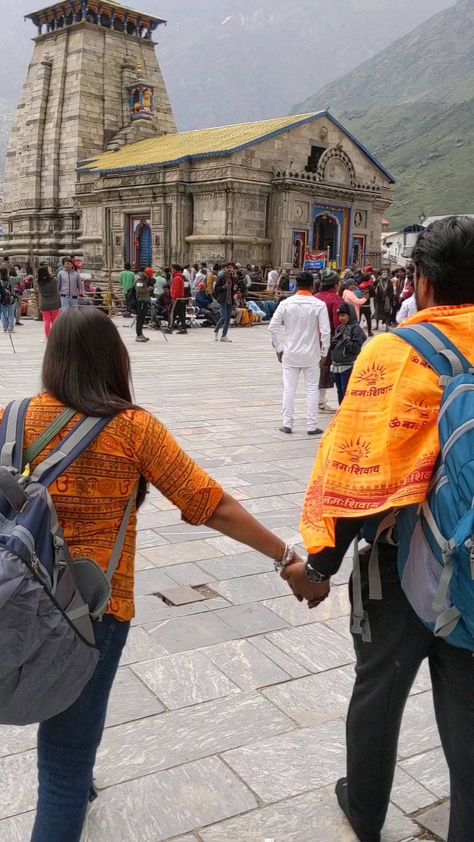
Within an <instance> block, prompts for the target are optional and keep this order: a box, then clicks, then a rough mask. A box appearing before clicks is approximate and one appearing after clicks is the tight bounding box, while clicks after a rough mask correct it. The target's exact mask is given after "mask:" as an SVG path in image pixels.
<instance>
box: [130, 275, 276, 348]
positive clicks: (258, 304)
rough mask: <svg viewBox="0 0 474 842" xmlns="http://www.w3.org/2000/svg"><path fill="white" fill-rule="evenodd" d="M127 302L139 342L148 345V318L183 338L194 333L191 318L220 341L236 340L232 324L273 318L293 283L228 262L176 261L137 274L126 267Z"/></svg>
mask: <svg viewBox="0 0 474 842" xmlns="http://www.w3.org/2000/svg"><path fill="white" fill-rule="evenodd" d="M120 286H121V288H122V292H123V294H124V299H125V308H126V309H125V315H130V316H135V317H136V322H135V324H136V334H137V335H136V341H137V342H148V340H149V337H148V336H145V334H144V333H143V328H144V327H145V325H146V323H147V320H148V321H149V325H150V327H152V328H162V323H163V322H165V323H166V326H165V330H166V331H167V332H168V333H173V332H174V331H175V330H176V332H177V333H178V334H186V333H187V332H188V323H189V322H190V321H191V320H194V322H196V321H199V320H200V321H201V323H203V324H205V325H209V326H212V327H213V328H214V337H215V339H216V341H221V342H231V340H230V339H229V337H228V331H229V327H230V325H231V323H232V324H233V325H235V326H237V327H251V326H252V325H253V324H255V323H257V322H261V321H264V320H268V319H270V318H271V317H272V315H273V313H274V312H275V310H276V308H277V306H278V301H279V299H280V297H282V296H284V295H286V294H288V293H289V290H290V279H289V276H288V275H287V274H286V273H285V272H278V271H277V270H274V269H270V270H268V271H267V276H266V278H265V275H264V272H263V270H261V269H259V268H258V267H256V266H253V265H251V264H248V265H247V266H242V265H241V264H240V263H232V262H227V263H225V264H224V265H221V264H214V265H213V266H212V267H208V266H207V264H206V263H205V262H203V263H195V264H194V265H193V266H191V265H189V264H188V265H186V266H181V265H180V264H178V263H174V264H173V265H172V266H170V267H166V268H165V269H157V270H156V271H154V270H153V269H152V268H151V267H147V268H145V269H141V270H140V271H138V272H137V271H133V270H132V268H131V265H130V263H126V264H125V266H124V269H123V271H122V272H121V273H120Z"/></svg>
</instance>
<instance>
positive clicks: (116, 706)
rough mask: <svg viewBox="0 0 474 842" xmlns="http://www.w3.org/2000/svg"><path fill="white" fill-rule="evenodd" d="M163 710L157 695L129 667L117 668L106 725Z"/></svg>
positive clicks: (141, 717) (120, 722) (128, 720)
mask: <svg viewBox="0 0 474 842" xmlns="http://www.w3.org/2000/svg"><path fill="white" fill-rule="evenodd" d="M163 710H164V707H163V705H162V704H160V702H159V701H158V699H157V698H156V695H155V696H154V695H153V693H150V691H149V690H148V689H147V688H146V687H144V686H143V684H142V682H141V681H140V680H139V679H138V678H137V676H136V675H135V674H134V673H133V672H132V670H131V669H129V667H120V669H118V670H117V674H116V676H115V680H114V683H113V685H112V692H111V694H110V699H109V705H108V708H107V720H106V727H109V726H111V725H121V724H122V723H123V722H130V721H132V720H133V719H143V718H144V717H145V716H153V715H155V714H157V713H161V712H162V711H163Z"/></svg>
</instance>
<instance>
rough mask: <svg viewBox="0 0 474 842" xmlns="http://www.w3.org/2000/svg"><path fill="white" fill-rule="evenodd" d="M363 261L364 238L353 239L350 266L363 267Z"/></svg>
mask: <svg viewBox="0 0 474 842" xmlns="http://www.w3.org/2000/svg"><path fill="white" fill-rule="evenodd" d="M364 260H365V237H363V236H359V237H354V238H353V240H352V264H353V265H354V266H363V265H364Z"/></svg>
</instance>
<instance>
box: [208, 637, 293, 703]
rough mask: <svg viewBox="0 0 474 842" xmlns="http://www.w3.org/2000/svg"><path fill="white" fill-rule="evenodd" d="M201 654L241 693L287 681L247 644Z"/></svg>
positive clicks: (218, 647)
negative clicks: (238, 688)
mask: <svg viewBox="0 0 474 842" xmlns="http://www.w3.org/2000/svg"><path fill="white" fill-rule="evenodd" d="M200 651H201V653H202V654H203V655H205V656H206V658H208V659H209V660H210V661H211V662H212V663H213V664H214V665H215V666H216V667H218V668H219V669H220V670H221V672H223V673H224V675H226V676H227V677H228V678H229V679H230V680H231V681H233V682H234V684H236V685H237V686H238V687H240V689H241V690H244V691H247V690H256V689H257V688H259V687H266V686H268V685H271V684H277V683H278V682H280V681H288V679H289V675H288V673H286V672H284V671H283V669H281V667H279V666H278V665H277V664H276V663H275V662H274V661H272V660H270V658H268V657H267V656H266V655H264V654H263V652H261V651H260V650H259V649H257V648H255V647H254V646H252V644H251V643H250V642H249V641H247V640H233V641H229V642H228V643H218V644H216V645H215V646H210V647H209V648H207V649H202V650H200Z"/></svg>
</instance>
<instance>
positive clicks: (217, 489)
mask: <svg viewBox="0 0 474 842" xmlns="http://www.w3.org/2000/svg"><path fill="white" fill-rule="evenodd" d="M63 409H64V406H63V405H62V404H61V403H60V402H59V401H58V400H56V398H53V397H52V396H51V395H49V394H41V395H38V396H37V397H35V398H33V399H32V401H31V403H30V406H29V408H28V412H27V416H26V424H25V442H24V447H25V448H27V447H30V446H31V445H32V444H33V442H34V441H35V440H36V439H37V438H38V437H39V436H40V435H41V433H42V432H43V431H44V430H45V429H46V428H47V427H48V426H49V424H51V422H52V421H54V419H55V418H56V417H57V416H58V415H59V413H60V412H62V411H63ZM2 415H3V411H0V420H1V417H2ZM79 418H80V416H79V415H77V416H75V417H74V418H73V419H72V421H70V422H69V424H68V425H67V426H66V427H64V429H63V430H61V433H60V434H59V435H58V436H57V437H56V438H55V439H54V440H53V441H52V442H51V444H50V445H48V447H47V448H45V450H44V451H43V452H42V453H41V455H40V457H38V459H36V460H35V461H34V462H33V464H32V466H31V468H32V470H33V469H34V468H35V467H36V465H37V464H39V462H42V461H43V460H44V459H46V458H47V457H48V455H49V454H50V453H51V451H52V450H53V449H54V448H55V447H56V446H57V444H58V443H59V442H60V441H62V439H64V438H65V436H66V435H67V434H68V433H69V432H70V431H71V429H72V428H73V427H74V426H75V424H77V422H78V420H79ZM140 474H142V475H143V476H144V477H145V478H146V479H147V480H148V481H149V482H150V483H152V484H153V485H154V486H155V487H156V488H158V489H159V491H161V493H162V494H164V495H165V497H167V498H168V500H171V502H172V503H174V504H175V506H177V507H178V508H179V509H180V510H181V513H182V518H183V520H185V521H187V522H188V523H192V524H194V525H198V524H202V523H205V522H206V521H207V520H209V518H210V517H211V516H212V514H213V513H214V511H215V510H216V508H217V506H218V505H219V503H220V501H221V499H222V495H223V493H224V492H223V489H222V488H221V486H220V485H219V484H218V483H217V482H216V481H215V480H213V479H212V478H211V477H210V476H209V475H208V474H207V473H206V472H205V471H204V470H202V468H200V467H199V466H198V465H196V463H195V462H193V460H192V459H191V458H190V457H189V456H187V455H186V453H185V452H184V451H183V450H182V449H181V448H180V446H179V444H178V443H177V442H176V441H175V439H174V438H173V436H172V435H171V434H170V433H169V432H168V430H167V429H166V427H164V426H163V424H161V423H160V422H159V421H157V419H156V418H154V417H153V416H152V415H150V413H149V412H146V411H145V410H143V409H131V410H128V411H126V412H122V413H120V414H119V415H117V416H116V417H115V418H114V419H113V421H111V422H110V424H109V425H108V426H107V427H106V429H105V430H103V432H102V433H100V435H99V436H98V438H97V439H96V441H95V442H94V443H93V444H92V445H91V446H90V447H89V448H88V450H87V451H86V452H85V453H84V454H83V455H82V456H81V457H79V459H77V460H76V461H75V462H74V463H73V464H72V465H71V467H70V468H68V470H67V472H66V473H65V474H63V475H62V476H60V477H59V479H58V480H57V481H56V482H55V483H53V485H52V486H51V488H50V492H51V495H52V497H53V501H54V505H55V506H56V511H57V513H58V518H59V522H60V524H61V526H62V528H63V530H64V536H65V539H66V541H67V543H68V546H69V549H70V552H71V555H72V557H73V558H79V557H81V556H85V557H88V558H92V559H94V561H96V562H97V563H98V564H100V566H101V567H102V568H103V569H104V570H105V569H107V565H108V563H109V560H110V556H111V553H112V548H113V546H114V543H115V539H116V536H117V532H118V529H119V527H120V523H121V521H122V517H123V514H124V511H125V508H126V505H127V502H128V499H129V497H130V494H131V493H132V491H133V489H134V487H135V486H136V484H137V482H138V479H139V476H140ZM136 528H137V518H136V511H135V509H134V510H133V512H132V517H131V518H130V523H129V527H128V531H127V536H126V539H125V545H124V550H123V553H122V558H121V561H120V564H119V567H118V569H117V571H116V573H115V576H114V577H113V580H112V599H111V603H110V607H109V613H110V614H113V615H114V616H115V617H117V619H119V620H131V619H132V617H133V616H134V602H133V584H134V560H135V542H136Z"/></svg>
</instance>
